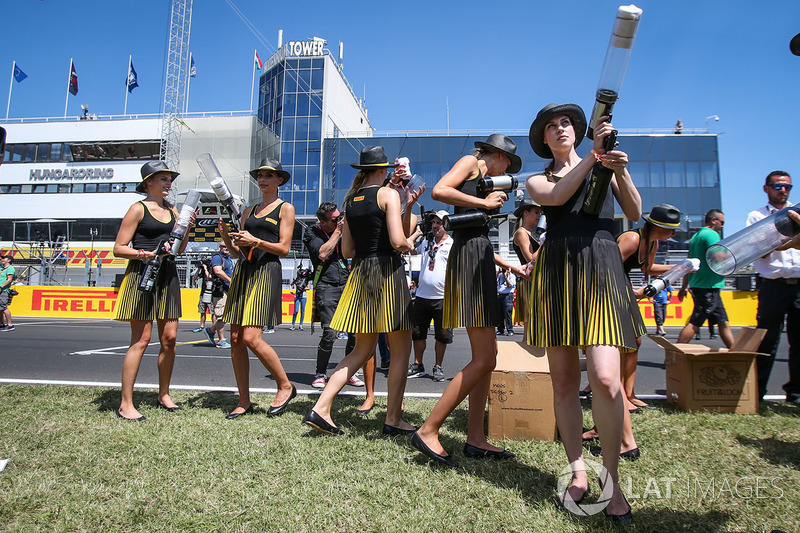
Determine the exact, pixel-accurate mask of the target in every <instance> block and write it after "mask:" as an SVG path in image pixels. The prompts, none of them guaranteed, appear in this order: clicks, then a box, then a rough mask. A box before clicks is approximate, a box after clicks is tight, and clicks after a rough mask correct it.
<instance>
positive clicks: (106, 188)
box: [97, 183, 111, 192]
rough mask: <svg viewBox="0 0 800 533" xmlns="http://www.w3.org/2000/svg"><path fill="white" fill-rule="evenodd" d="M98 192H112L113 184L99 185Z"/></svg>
mask: <svg viewBox="0 0 800 533" xmlns="http://www.w3.org/2000/svg"><path fill="white" fill-rule="evenodd" d="M97 192H111V184H110V183H98V184H97Z"/></svg>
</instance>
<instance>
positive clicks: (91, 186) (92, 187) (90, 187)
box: [83, 183, 97, 192]
mask: <svg viewBox="0 0 800 533" xmlns="http://www.w3.org/2000/svg"><path fill="white" fill-rule="evenodd" d="M83 192H97V184H96V183H85V184H84V185H83Z"/></svg>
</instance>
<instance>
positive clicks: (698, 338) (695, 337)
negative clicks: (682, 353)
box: [694, 333, 700, 341]
mask: <svg viewBox="0 0 800 533" xmlns="http://www.w3.org/2000/svg"><path fill="white" fill-rule="evenodd" d="M694 340H696V341H699V340H700V334H699V333H698V334H697V335H695V336H694Z"/></svg>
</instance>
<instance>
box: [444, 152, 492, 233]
mask: <svg viewBox="0 0 800 533" xmlns="http://www.w3.org/2000/svg"><path fill="white" fill-rule="evenodd" d="M482 177H483V176H482V175H481V171H480V167H479V168H478V175H477V176H475V177H474V178H471V179H468V180H465V181H463V182H462V183H461V184H460V185H459V186H458V187H456V190H458V191H461V192H463V193H464V194H468V195H470V196H474V197H475V198H478V197H479V195H478V180H480V179H481V178H482ZM476 211H481V212H483V213H486V214H488V215H494V214H497V213H498V212H499V211H500V210H499V209H493V210H488V209H479V208H477V207H465V206H461V205H456V206H453V214H454V215H460V214H461V213H474V212H476ZM477 236H485V237H489V225H488V224H486V225H485V226H482V227H480V228H463V229H456V230H453V239H455V240H465V239H469V238H472V237H477Z"/></svg>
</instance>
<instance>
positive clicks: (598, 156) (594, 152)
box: [591, 148, 603, 161]
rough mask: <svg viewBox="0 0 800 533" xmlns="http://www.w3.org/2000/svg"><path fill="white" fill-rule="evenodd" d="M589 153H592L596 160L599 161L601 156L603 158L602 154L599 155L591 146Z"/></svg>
mask: <svg viewBox="0 0 800 533" xmlns="http://www.w3.org/2000/svg"><path fill="white" fill-rule="evenodd" d="M591 154H592V155H593V156H594V158H595V159H597V160H598V161H600V159H602V158H603V156H601V155H600V154H599V153H598V152H597V150H595V149H594V148H592V151H591Z"/></svg>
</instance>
